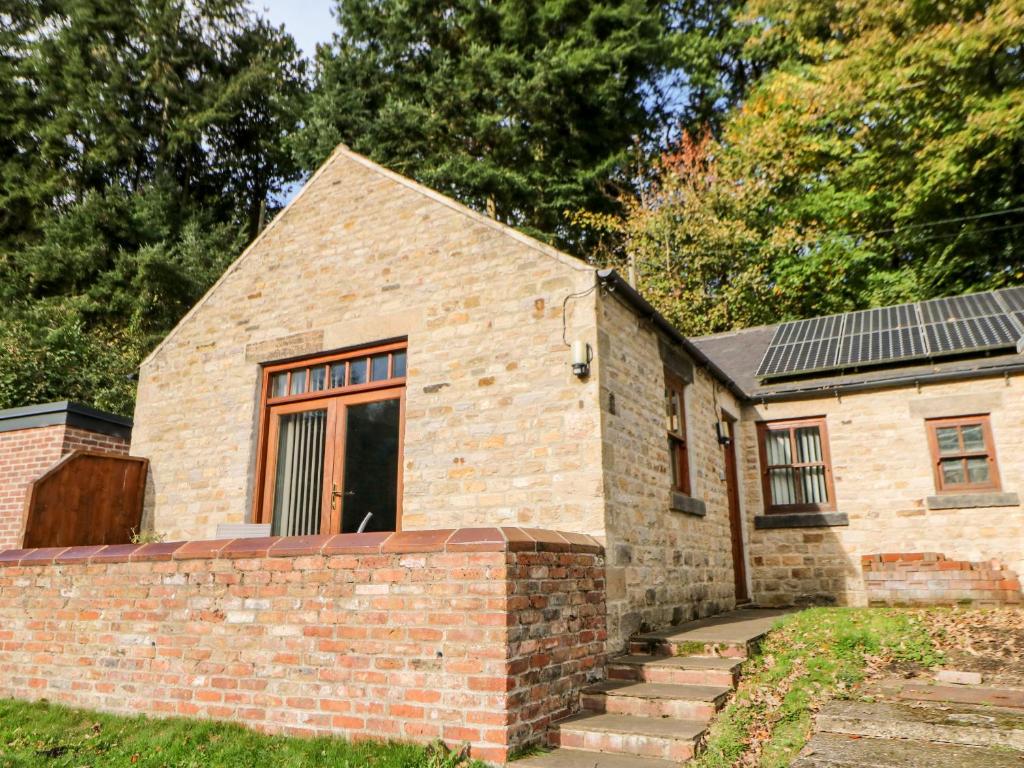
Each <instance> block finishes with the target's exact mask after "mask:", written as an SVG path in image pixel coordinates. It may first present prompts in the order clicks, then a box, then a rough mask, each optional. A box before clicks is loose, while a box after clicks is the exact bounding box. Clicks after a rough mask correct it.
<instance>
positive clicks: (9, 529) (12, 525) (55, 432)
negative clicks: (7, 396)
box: [0, 402, 132, 550]
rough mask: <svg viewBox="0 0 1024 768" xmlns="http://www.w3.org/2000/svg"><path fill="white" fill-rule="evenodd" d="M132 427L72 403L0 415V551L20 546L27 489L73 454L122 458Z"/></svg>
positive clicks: (111, 416) (118, 417) (0, 413)
mask: <svg viewBox="0 0 1024 768" xmlns="http://www.w3.org/2000/svg"><path fill="white" fill-rule="evenodd" d="M131 430H132V422H131V420H130V419H126V418H124V417H122V416H115V415H114V414H111V413H104V412H102V411H97V410H94V409H92V408H87V407H86V406H84V405H78V404H77V403H69V402H60V403H44V404H42V405H30V406H26V407H24V408H9V409H7V410H0V550H4V549H9V548H12V547H18V546H20V545H21V526H22V517H23V514H24V511H25V502H26V493H27V491H28V486H29V484H30V483H31V482H32V481H33V480H35V479H36V478H37V477H39V476H40V475H42V474H43V473H44V472H46V470H48V469H49V468H50V467H52V466H53V465H54V463H56V462H57V461H58V460H59V459H60V458H61V457H62V456H65V455H67V454H69V453H71V452H72V451H75V450H89V451H99V452H102V453H117V454H127V453H128V447H129V443H130V441H131Z"/></svg>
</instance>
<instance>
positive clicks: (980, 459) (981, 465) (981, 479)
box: [967, 456, 988, 483]
mask: <svg viewBox="0 0 1024 768" xmlns="http://www.w3.org/2000/svg"><path fill="white" fill-rule="evenodd" d="M967 480H968V481H969V482H972V483H987V482H988V459H986V458H985V457H984V456H975V457H974V458H971V459H968V460H967Z"/></svg>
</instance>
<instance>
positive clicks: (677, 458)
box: [665, 371, 692, 496]
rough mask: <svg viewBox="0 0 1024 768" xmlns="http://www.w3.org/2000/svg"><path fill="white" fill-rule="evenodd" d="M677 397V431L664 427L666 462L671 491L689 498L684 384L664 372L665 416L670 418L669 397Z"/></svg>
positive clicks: (689, 485) (688, 453)
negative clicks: (666, 448) (666, 450)
mask: <svg viewBox="0 0 1024 768" xmlns="http://www.w3.org/2000/svg"><path fill="white" fill-rule="evenodd" d="M671 394H675V395H677V396H678V397H679V430H678V431H673V430H672V429H670V428H668V427H669V426H671V422H670V423H669V425H667V426H666V430H665V431H666V433H667V435H668V460H669V465H670V466H669V469H670V471H671V472H672V475H671V477H672V490H673V491H675V492H676V493H681V494H683V495H685V496H691V495H692V494H691V484H690V447H689V441H688V440H687V435H686V382H685V381H683V380H682V379H680V378H679V377H678V376H673V375H672V374H671V373H669V372H668V371H665V416H666V417H669V418H670V410H669V409H670V402H671V401H670V399H669V397H670V395H671Z"/></svg>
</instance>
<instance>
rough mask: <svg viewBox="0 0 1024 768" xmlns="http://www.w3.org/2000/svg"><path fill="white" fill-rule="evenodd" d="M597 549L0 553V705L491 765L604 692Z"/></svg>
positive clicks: (492, 536) (582, 540) (565, 542)
mask: <svg viewBox="0 0 1024 768" xmlns="http://www.w3.org/2000/svg"><path fill="white" fill-rule="evenodd" d="M603 603H604V569H603V553H602V549H601V547H600V545H599V544H598V543H597V542H596V541H594V540H593V539H592V538H590V537H587V536H580V535H575V534H571V533H569V534H559V533H555V532H553V531H543V530H540V531H538V530H523V529H518V528H510V529H503V530H499V529H495V528H490V529H462V530H456V531H451V530H445V531H411V532H406V533H397V534H390V535H389V534H349V535H343V536H333V537H331V536H323V537H297V538H271V539H238V540H234V541H231V540H226V541H193V542H188V543H183V542H176V543H157V544H147V545H141V546H139V545H111V546H107V547H73V548H70V549H51V550H9V551H6V552H3V553H0V651H2V653H0V696H5V697H14V698H20V699H27V700H38V699H47V700H49V701H53V702H59V703H62V704H67V705H71V706H78V707H88V708H94V709H99V710H104V711H109V712H118V713H126V714H137V713H147V714H152V715H157V716H172V715H178V716H188V717H202V718H212V719H218V720H233V721H237V722H240V723H243V724H245V725H248V726H250V727H253V728H257V729H259V730H263V731H267V732H272V733H287V734H293V735H309V736H311V735H341V736H347V737H350V738H361V737H372V738H378V739H401V740H407V741H416V742H428V741H432V740H434V739H443V740H444V741H445V742H447V743H448V744H450V745H451V746H458V745H460V744H462V743H469V744H470V745H471V747H472V754H473V756H475V757H479V758H481V759H484V760H489V761H494V762H503V761H504V760H505V759H506V758H507V757H508V755H509V752H510V751H511V750H513V749H516V748H519V747H525V746H528V745H531V744H536V743H538V742H539V741H541V740H542V737H543V734H544V732H545V730H546V727H547V725H548V723H549V722H551V721H552V720H553V719H558V718H561V717H564V716H565V715H567V714H570V713H571V712H572V711H573V710H575V709H576V708H577V707H578V701H579V690H580V689H581V688H582V687H583V686H585V685H586V684H587V683H588V682H591V681H593V680H595V679H597V678H599V677H600V676H601V675H602V674H603V665H604V643H605V624H604V605H603Z"/></svg>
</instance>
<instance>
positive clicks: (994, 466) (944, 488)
mask: <svg viewBox="0 0 1024 768" xmlns="http://www.w3.org/2000/svg"><path fill="white" fill-rule="evenodd" d="M975 424H977V425H980V426H981V434H982V439H983V440H984V441H985V450H984V451H967V450H965V449H964V438H963V433H962V432H961V431H960V429H958V430H957V436H958V438H959V441H960V453H956V454H947V455H945V456H943V455H942V454H941V453H940V452H939V436H938V430H939V429H940V428H942V427H958V428H961V429H962V428H963V427H966V426H972V425H975ZM925 428H926V429H927V431H928V449H929V451H930V452H931V457H932V474H933V476H934V478H935V490H936V492H937V493H971V492H975V491H977V492H987V491H1000V490H1002V483H1001V481H1000V479H999V462H998V461H997V460H996V443H995V440H994V439H993V437H992V423H991V420H990V419H989V414H987V413H976V414H971V415H969V416H948V417H944V418H939V419H925ZM977 457H984V458H985V459H987V460H988V482H987V483H971V482H963V483H947V482H945V480H944V478H943V476H942V461H943V460H944V459H946V460H948V459H960V461H961V462H962V465H963V468H964V478H967V477H968V475H967V459H969V458H977Z"/></svg>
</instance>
